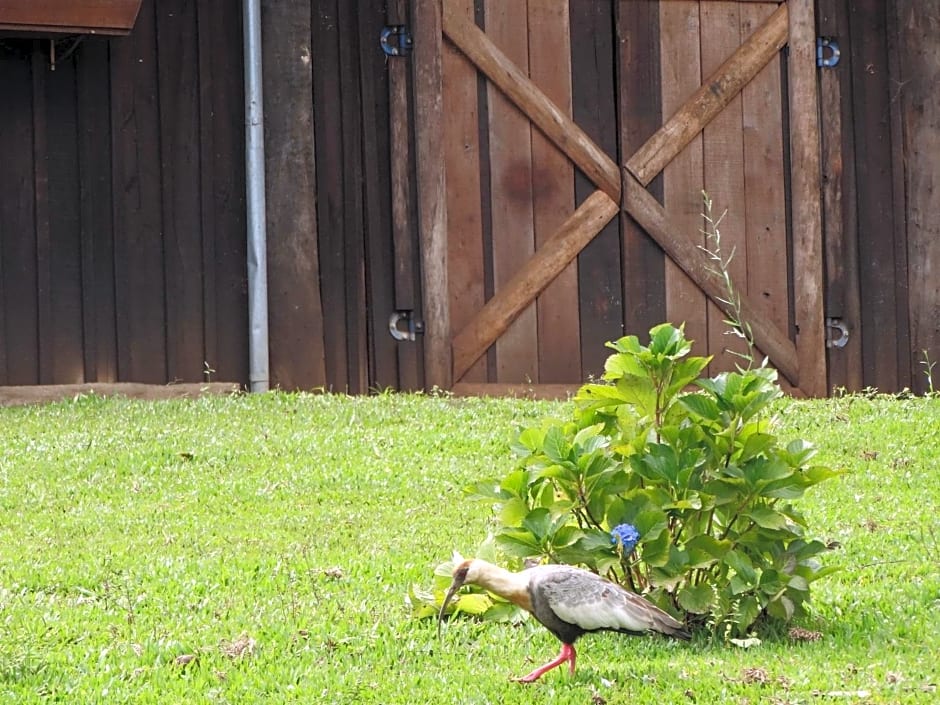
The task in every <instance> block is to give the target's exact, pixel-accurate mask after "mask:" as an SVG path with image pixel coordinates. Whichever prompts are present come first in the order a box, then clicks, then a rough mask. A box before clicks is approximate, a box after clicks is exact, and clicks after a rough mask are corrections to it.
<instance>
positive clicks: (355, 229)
mask: <svg viewBox="0 0 940 705" xmlns="http://www.w3.org/2000/svg"><path fill="white" fill-rule="evenodd" d="M361 5H362V3H359V7H358V9H357V7H356V6H355V5H354V4H353V3H349V2H339V3H337V11H338V15H337V19H338V27H339V35H338V39H339V79H340V86H341V88H340V92H341V96H342V99H341V103H340V106H341V108H340V112H341V116H342V146H343V152H342V154H343V168H342V172H341V173H342V185H343V210H344V213H345V218H344V225H345V230H344V232H343V243H344V248H343V250H344V252H343V257H344V260H345V271H346V283H345V285H346V359H347V370H348V373H347V374H348V378H347V382H346V389H347V390H348V391H349V392H350V393H352V394H363V393H365V392H367V391H368V389H369V361H368V347H367V346H368V320H367V318H366V281H365V279H366V272H365V266H366V264H365V261H366V258H365V252H366V248H365V241H364V237H363V231H364V218H363V180H364V178H365V172H366V168H365V165H364V164H363V151H362V144H363V105H362V93H361V84H360V71H359V41H360V33H359V26H358V24H357V22H356V16H357V14H358V13H359V12H361V11H362V10H363V8H362V7H361ZM377 25H378V20H376V26H377Z"/></svg>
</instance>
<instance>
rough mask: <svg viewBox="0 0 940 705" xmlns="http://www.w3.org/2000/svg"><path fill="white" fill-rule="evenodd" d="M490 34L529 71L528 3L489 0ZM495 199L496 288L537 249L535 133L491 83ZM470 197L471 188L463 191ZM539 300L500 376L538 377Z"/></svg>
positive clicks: (516, 327)
mask: <svg viewBox="0 0 940 705" xmlns="http://www.w3.org/2000/svg"><path fill="white" fill-rule="evenodd" d="M484 12H485V16H486V34H487V36H488V37H489V38H490V39H491V40H492V41H493V43H494V44H495V45H496V46H497V47H499V48H500V49H501V50H502V52H503V54H504V55H505V56H506V58H507V59H508V60H509V61H511V62H512V63H513V64H514V65H515V66H516V67H518V68H519V70H520V71H522V72H523V73H524V74H528V72H529V44H528V34H529V30H528V16H527V3H526V2H514V3H505V2H501V1H500V0H485V2H484ZM487 89H488V93H487V118H488V121H489V155H488V156H489V163H490V203H491V207H492V215H491V219H492V226H493V230H492V237H493V241H492V248H493V250H492V257H493V263H492V267H493V283H494V287H495V292H496V293H497V294H498V293H499V292H500V290H501V289H502V288H503V287H504V286H505V285H506V284H507V283H508V282H509V281H510V280H511V279H512V278H513V276H514V275H515V274H516V272H518V271H519V268H520V267H521V266H522V265H523V264H524V263H525V262H526V261H527V260H528V259H529V258H530V257H531V256H532V253H533V252H534V251H535V226H534V222H533V216H532V200H533V199H532V136H531V130H532V128H531V126H530V123H529V120H528V118H527V117H526V116H525V115H523V114H522V113H521V112H520V111H519V110H518V109H517V108H516V107H515V106H514V105H513V104H512V103H511V102H510V100H509V99H508V98H507V97H506V96H505V95H503V93H502V92H501V91H500V90H499V88H497V87H496V86H495V85H493V84H492V83H488V84H487ZM463 197H466V194H464V195H463ZM537 340H538V319H537V317H536V307H535V302H534V301H532V303H531V305H529V306H527V307H526V308H525V309H524V310H523V311H521V312H520V313H519V314H518V316H516V317H515V319H514V320H513V322H512V324H511V325H510V326H509V327H508V328H507V329H505V331H504V332H503V334H502V335H501V336H500V337H499V338H498V339H497V340H496V381H499V382H524V381H526V380H537V379H538V378H539V372H538V354H537V348H536V347H535V346H534V345H533V343H535V341H537Z"/></svg>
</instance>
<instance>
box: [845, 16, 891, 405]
mask: <svg viewBox="0 0 940 705" xmlns="http://www.w3.org/2000/svg"><path fill="white" fill-rule="evenodd" d="M885 26H886V9H885V4H884V3H883V2H879V1H878V0H856V1H855V2H853V3H852V5H851V11H850V13H849V30H850V33H851V41H850V42H849V52H850V54H851V59H852V68H853V71H852V73H853V85H852V106H853V111H854V119H853V125H854V128H855V166H856V173H857V182H856V183H857V189H858V198H857V201H856V205H857V223H858V243H859V244H858V254H859V288H860V290H861V292H862V297H863V299H862V306H861V326H860V328H861V335H862V365H863V382H864V386H868V387H877V388H879V389H883V390H893V389H897V388H898V384H899V379H898V335H899V330H898V321H897V300H896V294H897V290H896V286H895V285H896V281H895V275H896V269H895V249H894V237H893V235H894V214H895V212H897V208H898V204H895V202H894V196H893V188H892V177H893V171H892V170H893V164H892V154H891V125H890V109H889V107H888V100H889V97H890V96H891V95H892V89H891V86H890V83H889V73H888V52H887V41H886V36H885Z"/></svg>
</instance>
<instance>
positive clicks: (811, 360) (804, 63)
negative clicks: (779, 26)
mask: <svg viewBox="0 0 940 705" xmlns="http://www.w3.org/2000/svg"><path fill="white" fill-rule="evenodd" d="M789 7H790V17H789V20H790V40H789V45H790V54H789V60H788V86H789V97H790V106H789V107H790V166H791V168H790V183H791V186H790V190H791V193H792V199H791V216H790V217H791V221H792V223H793V269H794V279H795V281H794V289H795V295H794V298H795V322H796V329H797V335H796V348H797V356H798V358H799V368H800V373H799V380H800V381H799V386H800V388H801V389H802V390H803V391H804V392H806V393H807V394H808V395H810V396H814V397H820V396H826V394H827V384H828V382H827V377H826V344H825V327H824V326H825V321H824V312H823V303H824V301H823V276H822V275H823V247H822V210H821V204H820V193H819V184H820V163H819V119H818V115H819V103H818V99H817V93H816V91H817V85H816V24H815V18H814V15H813V2H812V0H790V2H789Z"/></svg>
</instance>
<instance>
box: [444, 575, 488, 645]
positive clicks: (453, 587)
mask: <svg viewBox="0 0 940 705" xmlns="http://www.w3.org/2000/svg"><path fill="white" fill-rule="evenodd" d="M477 563H479V561H475V560H473V559H471V560H466V561H461V562H460V563H458V564H457V567H456V568H454V572H453V574H452V575H453V578H454V580H453V582H452V583H451V584H450V587H449V588H447V594H446V595H444V601H443V602H442V603H441V611H440V612H438V615H437V635H438V637H440V635H441V623H442V622H443V621H444V612H445V611H446V610H447V605H448V604H449V603H450V601H451V599H453V597H454V595H456V594H457V592H458V591H459V590H460V588H462V587H463V586H464V585H465V584H466V583H473V582H475V578H476V573H477V570H478V566H477Z"/></svg>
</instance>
